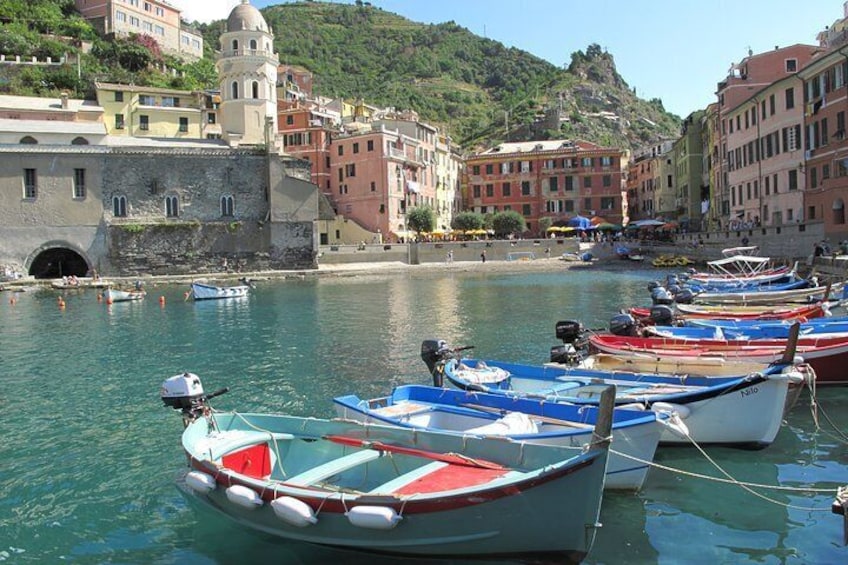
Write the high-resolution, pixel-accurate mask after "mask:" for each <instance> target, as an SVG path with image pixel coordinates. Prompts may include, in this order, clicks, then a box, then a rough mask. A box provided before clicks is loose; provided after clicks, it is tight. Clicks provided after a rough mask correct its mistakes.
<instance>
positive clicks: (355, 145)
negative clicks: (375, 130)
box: [353, 143, 359, 153]
mask: <svg viewBox="0 0 848 565" xmlns="http://www.w3.org/2000/svg"><path fill="white" fill-rule="evenodd" d="M353 152H354V153H359V144H358V143H354V144H353Z"/></svg>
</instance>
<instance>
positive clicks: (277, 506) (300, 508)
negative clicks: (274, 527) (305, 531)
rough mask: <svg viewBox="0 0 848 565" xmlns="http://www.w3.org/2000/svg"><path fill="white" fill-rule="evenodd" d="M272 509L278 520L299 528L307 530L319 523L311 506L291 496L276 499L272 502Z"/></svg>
mask: <svg viewBox="0 0 848 565" xmlns="http://www.w3.org/2000/svg"><path fill="white" fill-rule="evenodd" d="M271 508H273V509H274V514H276V515H277V518H279V519H280V520H282V521H283V522H288V523H289V524H291V525H292V526H297V527H298V528H305V527H306V526H311V525H312V524H316V523H317V522H318V518H316V517H315V512H313V510H312V507H311V506H309V505H308V504H306V503H305V502H303V501H302V500H298V499H297V498H294V497H291V496H281V497H280V498H275V499H274V500H272V501H271Z"/></svg>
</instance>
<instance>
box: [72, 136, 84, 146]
mask: <svg viewBox="0 0 848 565" xmlns="http://www.w3.org/2000/svg"><path fill="white" fill-rule="evenodd" d="M71 145H88V140H87V139H86V138H84V137H82V136H77V137H75V138H73V139H72V140H71Z"/></svg>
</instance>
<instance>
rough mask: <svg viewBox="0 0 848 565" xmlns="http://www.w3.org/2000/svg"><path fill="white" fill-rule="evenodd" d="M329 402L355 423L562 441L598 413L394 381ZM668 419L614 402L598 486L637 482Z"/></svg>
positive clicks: (587, 432) (583, 431)
mask: <svg viewBox="0 0 848 565" xmlns="http://www.w3.org/2000/svg"><path fill="white" fill-rule="evenodd" d="M333 403H334V404H335V405H336V414H337V415H338V416H339V417H340V418H344V419H349V420H355V421H358V422H366V423H372V424H387V425H394V426H401V427H407V428H418V429H428V430H431V431H438V432H447V433H456V434H460V435H465V436H471V435H476V436H495V437H503V438H509V439H512V440H515V441H528V442H531V443H538V444H544V445H560V446H570V447H580V446H582V445H584V444H586V443H588V442H590V441H591V439H592V430H593V428H594V424H595V422H596V419H597V416H598V409H597V408H595V407H593V406H575V405H573V404H566V403H558V402H547V401H544V400H538V399H529V398H516V397H508V396H504V395H497V394H486V393H482V392H473V391H463V390H453V389H446V388H437V387H432V386H421V385H401V386H398V387H396V388H395V389H394V390H393V391H392V393H391V394H390V395H388V396H383V397H379V398H372V399H361V398H359V397H358V396H356V395H353V394H349V395H346V396H339V397H336V398H334V399H333ZM670 425H675V424H672V423H671V422H670V418H669V415H668V414H665V413H657V412H652V411H644V410H625V409H621V408H616V409H615V410H614V411H613V424H612V441H613V446H614V447H613V448H612V449H611V450H610V456H609V461H608V462H607V476H606V481H605V483H604V488H605V489H621V490H638V489H640V488H642V484H643V483H644V481H645V477H646V476H647V474H648V468H649V462H650V461H652V460H653V458H654V452H655V451H656V449H657V445H658V443H659V441H660V434H661V433H662V430H663V427H664V426H670Z"/></svg>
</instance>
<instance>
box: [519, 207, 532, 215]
mask: <svg viewBox="0 0 848 565" xmlns="http://www.w3.org/2000/svg"><path fill="white" fill-rule="evenodd" d="M521 213H522V214H524V216H529V215H530V214H531V213H532V212H531V210H530V205H529V204H522V205H521Z"/></svg>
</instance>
